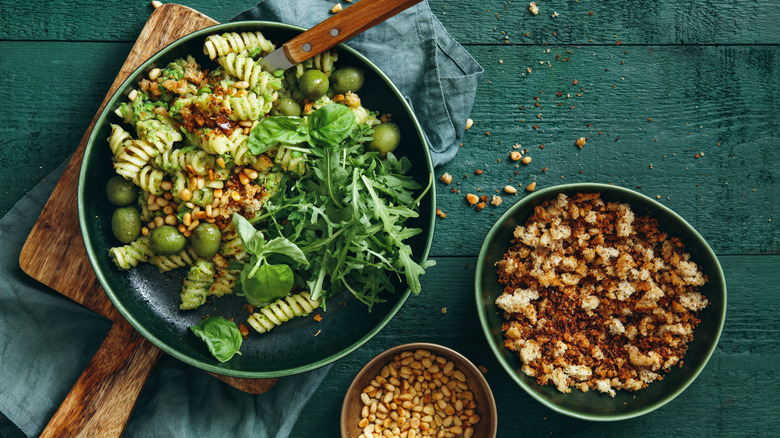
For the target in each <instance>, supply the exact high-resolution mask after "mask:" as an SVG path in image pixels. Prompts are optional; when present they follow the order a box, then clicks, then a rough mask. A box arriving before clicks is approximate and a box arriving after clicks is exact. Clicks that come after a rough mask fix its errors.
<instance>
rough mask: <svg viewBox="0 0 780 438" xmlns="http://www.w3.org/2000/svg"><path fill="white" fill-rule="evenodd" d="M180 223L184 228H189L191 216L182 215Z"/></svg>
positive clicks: (188, 214) (187, 214)
mask: <svg viewBox="0 0 780 438" xmlns="http://www.w3.org/2000/svg"><path fill="white" fill-rule="evenodd" d="M181 223H182V224H184V225H185V226H189V225H190V224H191V223H192V215H191V214H190V213H184V216H182V218H181Z"/></svg>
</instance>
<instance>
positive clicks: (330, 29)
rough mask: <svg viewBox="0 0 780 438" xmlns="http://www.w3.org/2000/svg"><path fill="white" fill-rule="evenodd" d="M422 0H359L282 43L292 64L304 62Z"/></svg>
mask: <svg viewBox="0 0 780 438" xmlns="http://www.w3.org/2000/svg"><path fill="white" fill-rule="evenodd" d="M421 1H422V0H360V1H359V2H357V3H355V4H353V5H350V6H348V7H346V8H344V10H343V11H341V12H339V13H337V14H335V15H333V16H332V17H330V18H328V19H327V20H325V21H323V22H321V23H320V24H318V25H316V26H314V27H312V28H311V29H309V30H307V31H306V32H303V33H302V34H300V35H298V36H297V37H295V38H293V39H291V40H290V41H288V42H287V43H285V44H284V46H282V47H283V48H284V51H285V54H286V55H287V59H288V60H289V61H290V62H292V63H293V64H297V63H300V62H303V61H305V60H307V59H309V58H311V57H312V56H314V55H317V54H320V53H322V52H324V51H326V50H328V49H330V48H332V47H334V46H336V45H338V44H340V43H343V42H344V41H346V40H348V39H350V38H352V37H353V36H355V35H357V34H359V33H361V32H363V31H365V30H366V29H369V28H371V27H374V26H376V25H377V24H379V23H381V22H383V21H385V20H387V19H388V18H390V17H392V16H394V15H396V14H398V13H399V12H401V11H403V10H405V9H407V8H410V7H412V6H414V5H416V4H417V3H420V2H421Z"/></svg>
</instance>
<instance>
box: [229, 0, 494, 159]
mask: <svg viewBox="0 0 780 438" xmlns="http://www.w3.org/2000/svg"><path fill="white" fill-rule="evenodd" d="M333 4H334V3H333V1H332V0H309V1H300V0H299V1H290V0H266V1H264V2H260V3H258V4H257V6H255V7H254V8H252V9H249V10H247V11H245V12H242V13H241V14H239V15H238V16H236V17H235V18H233V21H236V20H264V21H278V22H282V23H288V24H295V25H298V26H301V27H305V28H309V27H312V26H314V25H315V24H317V23H320V22H321V21H323V20H325V19H326V18H328V17H329V16H330V15H331V12H330V8H332V7H333ZM346 44H347V45H348V46H350V47H352V48H353V49H355V50H357V51H359V52H360V53H362V54H363V55H365V56H367V57H368V59H370V60H371V62H373V63H374V64H376V65H377V67H379V68H380V69H381V70H382V71H383V72H384V73H385V74H386V75H387V76H388V77H389V78H390V79H391V80H392V81H393V83H394V84H395V85H396V86H397V87H398V89H399V90H401V93H402V94H403V95H404V97H405V98H406V99H407V100H408V101H409V102H410V103H411V105H412V108H413V109H414V112H415V114H416V115H417V118H418V119H419V120H420V124H422V128H423V131H425V135H426V136H427V137H428V138H427V139H428V144H429V147H430V150H431V158H432V160H433V165H434V166H439V165H442V164H444V163H447V162H448V161H450V160H451V159H452V158H453V157H454V156H455V154H456V153H457V152H458V149H459V148H460V140H461V139H462V138H463V133H464V132H465V130H466V121H467V120H468V117H469V114H470V113H471V107H472V105H473V104H474V96H475V94H476V91H477V82H478V81H479V78H480V77H481V76H482V71H483V70H482V67H481V66H480V65H479V64H478V63H477V61H475V60H474V58H472V57H471V55H470V54H469V53H468V52H467V51H466V49H464V48H463V46H461V45H460V44H458V42H457V41H455V40H454V39H453V38H452V37H451V36H450V35H449V34H448V33H447V30H446V29H444V26H442V24H441V22H439V20H438V19H436V17H434V15H433V12H431V9H430V7H429V5H428V2H422V3H420V4H418V5H417V6H414V7H412V8H409V9H407V10H406V11H403V12H401V13H400V14H398V15H396V16H395V17H393V18H391V19H390V20H387V21H385V22H384V23H380V24H378V25H376V26H374V27H373V28H371V29H368V30H367V31H365V32H363V33H361V34H359V35H357V36H355V37H353V38H352V39H350V40H349V41H347V42H346Z"/></svg>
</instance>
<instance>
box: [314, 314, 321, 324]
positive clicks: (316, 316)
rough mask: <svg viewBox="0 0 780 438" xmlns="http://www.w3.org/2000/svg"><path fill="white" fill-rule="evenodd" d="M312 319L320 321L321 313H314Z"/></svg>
mask: <svg viewBox="0 0 780 438" xmlns="http://www.w3.org/2000/svg"><path fill="white" fill-rule="evenodd" d="M314 320H315V321H317V322H320V321H322V315H321V314H319V313H318V314H316V315H314Z"/></svg>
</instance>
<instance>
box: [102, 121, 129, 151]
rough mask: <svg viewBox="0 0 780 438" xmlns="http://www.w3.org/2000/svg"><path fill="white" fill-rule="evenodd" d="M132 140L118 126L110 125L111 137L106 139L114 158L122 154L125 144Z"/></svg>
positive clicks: (127, 133)
mask: <svg viewBox="0 0 780 438" xmlns="http://www.w3.org/2000/svg"><path fill="white" fill-rule="evenodd" d="M132 140H133V136H132V135H130V133H129V132H127V131H125V130H124V129H123V128H122V127H121V126H119V125H115V124H113V123H112V124H111V135H110V136H109V137H108V145H109V146H110V147H111V153H113V154H114V157H116V156H118V155H119V154H120V153H121V152H122V150H123V149H124V147H125V142H127V141H132Z"/></svg>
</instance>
